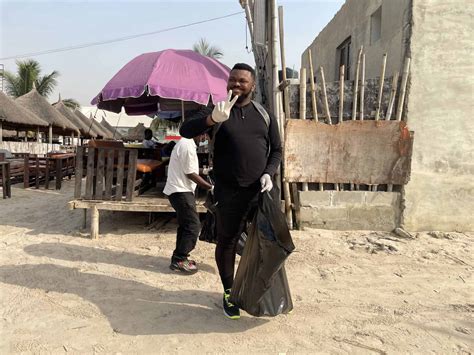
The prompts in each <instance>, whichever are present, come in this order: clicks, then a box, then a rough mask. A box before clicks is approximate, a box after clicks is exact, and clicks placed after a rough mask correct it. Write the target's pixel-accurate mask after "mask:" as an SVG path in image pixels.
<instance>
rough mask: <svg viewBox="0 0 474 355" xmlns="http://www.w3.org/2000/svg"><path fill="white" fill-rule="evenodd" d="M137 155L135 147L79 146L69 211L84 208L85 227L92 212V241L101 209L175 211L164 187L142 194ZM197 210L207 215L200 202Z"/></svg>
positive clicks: (97, 234) (97, 229) (96, 230)
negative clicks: (140, 191)
mask: <svg viewBox="0 0 474 355" xmlns="http://www.w3.org/2000/svg"><path fill="white" fill-rule="evenodd" d="M137 156H138V151H137V150H136V149H133V148H130V149H128V148H117V147H102V148H93V147H88V148H87V147H78V149H77V155H76V175H75V188H74V200H73V201H70V202H69V208H70V209H84V228H86V223H87V218H86V216H87V210H88V209H90V210H91V225H90V235H91V238H98V236H99V210H107V211H129V212H174V209H173V207H172V206H171V205H170V203H169V201H168V198H167V197H166V196H165V195H164V194H163V191H162V186H161V188H160V187H153V188H151V189H149V190H148V191H146V193H143V194H139V187H140V185H141V182H142V181H141V179H139V178H137V177H138V174H137V161H138V158H137ZM83 176H85V181H84V179H83V178H82V177H83ZM197 209H198V212H200V213H205V212H206V209H205V207H204V206H203V203H202V202H198V204H197Z"/></svg>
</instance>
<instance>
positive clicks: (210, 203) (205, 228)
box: [199, 192, 217, 244]
mask: <svg viewBox="0 0 474 355" xmlns="http://www.w3.org/2000/svg"><path fill="white" fill-rule="evenodd" d="M204 206H205V207H206V208H207V212H206V216H205V217H204V222H203V223H202V227H201V233H199V240H202V241H204V242H208V243H214V244H217V224H216V208H217V202H215V201H214V195H213V194H212V193H210V192H208V194H207V197H206V201H205V202H204Z"/></svg>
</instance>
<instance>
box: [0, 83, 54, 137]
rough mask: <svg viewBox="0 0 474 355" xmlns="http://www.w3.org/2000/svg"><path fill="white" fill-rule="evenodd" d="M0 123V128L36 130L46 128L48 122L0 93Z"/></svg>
mask: <svg viewBox="0 0 474 355" xmlns="http://www.w3.org/2000/svg"><path fill="white" fill-rule="evenodd" d="M0 123H1V125H2V128H5V129H13V130H22V129H23V130H24V129H28V128H30V129H32V128H34V129H36V128H37V127H40V128H43V130H44V128H45V127H48V126H49V124H48V122H46V121H44V120H42V119H41V118H39V117H38V116H36V115H35V114H34V113H33V112H31V111H30V110H28V109H26V108H24V107H23V106H21V105H19V104H17V103H16V102H15V101H14V100H13V99H11V98H10V97H8V96H7V95H5V94H4V93H3V92H1V91H0Z"/></svg>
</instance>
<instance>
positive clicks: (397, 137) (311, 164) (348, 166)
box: [284, 120, 413, 185]
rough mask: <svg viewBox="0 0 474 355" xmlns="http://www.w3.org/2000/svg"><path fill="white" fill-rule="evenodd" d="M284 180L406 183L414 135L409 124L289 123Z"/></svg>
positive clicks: (290, 121) (366, 122) (294, 121)
mask: <svg viewBox="0 0 474 355" xmlns="http://www.w3.org/2000/svg"><path fill="white" fill-rule="evenodd" d="M285 135H286V136H285V146H284V150H285V158H284V159H285V161H284V163H285V166H286V169H285V176H284V178H285V180H286V181H288V182H323V183H348V182H353V183H356V184H368V185H372V184H389V183H391V184H395V185H401V184H406V183H407V182H408V180H409V176H410V166H411V153H412V145H413V136H412V135H411V133H410V132H409V131H408V127H407V126H406V123H405V122H396V121H352V120H351V121H344V122H343V123H341V124H339V125H334V126H329V125H326V124H323V123H317V122H311V121H307V120H305V121H303V120H288V123H287V127H286V131H285Z"/></svg>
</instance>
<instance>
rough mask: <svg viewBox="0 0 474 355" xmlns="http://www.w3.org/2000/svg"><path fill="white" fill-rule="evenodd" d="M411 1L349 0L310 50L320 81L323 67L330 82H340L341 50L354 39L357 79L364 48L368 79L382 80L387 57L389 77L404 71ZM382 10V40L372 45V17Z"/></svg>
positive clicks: (305, 57) (303, 63)
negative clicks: (340, 46) (339, 56)
mask: <svg viewBox="0 0 474 355" xmlns="http://www.w3.org/2000/svg"><path fill="white" fill-rule="evenodd" d="M409 5H410V0H347V1H346V3H345V4H344V5H343V6H342V7H341V9H340V10H339V12H338V13H337V14H336V15H335V16H334V18H333V19H332V20H331V21H330V22H329V24H328V25H327V26H326V27H325V28H324V29H323V30H322V31H321V32H320V33H319V35H318V36H317V37H316V39H315V40H314V41H313V43H312V44H311V45H310V46H309V47H308V48H311V49H312V57H313V66H314V70H315V75H316V77H317V81H319V80H320V76H319V70H318V69H319V67H320V66H322V67H323V68H324V73H325V77H326V80H327V81H336V80H338V78H339V68H338V66H339V60H338V58H337V47H338V46H339V45H340V44H341V43H342V42H343V41H344V40H346V39H347V38H348V37H349V36H350V37H351V58H352V62H351V63H352V65H351V74H350V80H353V79H354V74H355V68H356V63H357V54H358V51H359V48H360V46H361V45H363V46H364V51H365V54H366V59H365V60H366V64H365V66H366V78H375V77H378V76H380V71H381V69H380V67H381V64H380V63H381V61H382V56H383V54H384V53H387V58H388V59H387V68H386V76H392V75H393V74H394V73H395V71H400V72H401V70H402V65H403V58H404V56H405V49H406V43H407V38H408V36H409V32H408V30H409V19H410V6H409ZM380 6H382V31H381V38H380V39H379V40H378V41H376V42H374V43H370V16H371V15H372V14H373V13H374V12H375V11H376V10H377V9H378V8H379V7H380ZM301 67H304V68H307V70H308V72H307V73H308V76H309V65H308V49H306V50H305V51H304V52H303V54H302V56H301Z"/></svg>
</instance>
